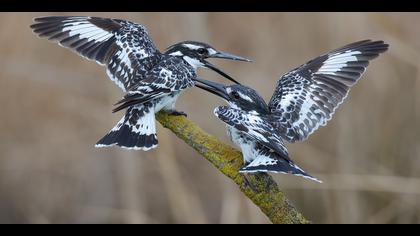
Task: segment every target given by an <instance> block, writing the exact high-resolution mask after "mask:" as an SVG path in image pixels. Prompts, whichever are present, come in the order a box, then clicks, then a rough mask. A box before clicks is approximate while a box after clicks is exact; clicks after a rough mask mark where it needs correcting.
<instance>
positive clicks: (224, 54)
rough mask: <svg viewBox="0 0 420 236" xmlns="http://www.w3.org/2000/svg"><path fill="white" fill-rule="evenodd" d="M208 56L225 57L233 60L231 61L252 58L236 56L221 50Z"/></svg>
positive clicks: (247, 60) (248, 60)
mask: <svg viewBox="0 0 420 236" xmlns="http://www.w3.org/2000/svg"><path fill="white" fill-rule="evenodd" d="M209 58H221V59H227V60H233V61H246V62H252V60H250V59H247V58H244V57H240V56H236V55H233V54H230V53H227V52H221V51H218V52H217V53H216V54H213V55H211V56H210V57H209Z"/></svg>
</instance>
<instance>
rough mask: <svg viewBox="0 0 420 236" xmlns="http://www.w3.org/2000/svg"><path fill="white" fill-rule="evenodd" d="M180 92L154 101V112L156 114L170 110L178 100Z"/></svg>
mask: <svg viewBox="0 0 420 236" xmlns="http://www.w3.org/2000/svg"><path fill="white" fill-rule="evenodd" d="M181 93H182V91H181V92H174V93H171V94H169V95H167V96H164V97H161V98H158V99H156V101H155V102H156V105H155V111H156V112H158V111H160V110H162V109H164V110H168V111H169V110H171V109H173V108H174V106H175V102H176V100H177V99H178V97H179V95H181Z"/></svg>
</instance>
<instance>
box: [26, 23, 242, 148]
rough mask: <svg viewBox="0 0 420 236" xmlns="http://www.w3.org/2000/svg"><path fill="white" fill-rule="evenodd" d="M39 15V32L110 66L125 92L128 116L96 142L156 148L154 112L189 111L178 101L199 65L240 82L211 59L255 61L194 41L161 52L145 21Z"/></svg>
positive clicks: (123, 102)
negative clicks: (138, 22) (177, 102)
mask: <svg viewBox="0 0 420 236" xmlns="http://www.w3.org/2000/svg"><path fill="white" fill-rule="evenodd" d="M34 21H35V24H33V25H31V28H32V29H33V32H34V33H35V34H37V35H38V36H39V37H41V38H46V39H48V40H51V41H55V42H58V43H59V45H61V46H63V47H65V48H69V49H71V50H72V51H74V52H76V53H78V54H79V55H81V56H82V57H84V58H87V59H89V60H93V61H96V62H97V63H98V64H100V65H102V66H105V67H106V72H107V74H108V76H109V78H110V79H111V80H112V81H114V82H115V83H116V84H117V85H118V87H120V88H121V89H122V90H123V91H124V92H126V96H125V97H124V98H123V100H121V101H120V102H119V103H117V104H118V105H119V106H118V107H117V108H116V109H114V112H116V111H119V110H122V109H125V108H128V109H127V111H126V113H125V115H124V117H123V118H122V119H121V120H120V121H119V122H118V124H117V125H116V126H115V127H114V128H113V129H112V130H111V131H110V132H109V133H108V134H107V135H105V137H103V138H102V139H101V140H99V141H98V142H97V144H96V147H109V146H114V145H118V146H120V147H123V148H126V149H134V150H150V149H152V148H155V147H156V146H157V144H158V140H157V136H156V126H155V113H156V112H158V111H160V110H164V111H167V112H169V113H171V114H173V115H185V113H183V112H178V111H176V110H175V102H176V100H177V98H178V97H179V96H180V95H181V94H182V92H183V91H185V89H188V88H191V87H193V86H194V84H195V79H196V78H197V74H196V71H197V69H198V68H209V69H211V70H213V71H215V72H217V73H219V74H220V75H222V76H224V77H226V78H227V79H229V80H231V81H233V82H235V83H237V84H238V82H237V81H235V80H234V79H233V78H232V77H230V76H229V75H227V74H226V73H224V72H223V71H221V70H219V69H218V68H217V67H215V66H214V65H212V64H211V63H209V62H208V61H206V59H208V58H222V59H229V60H237V61H250V60H248V59H245V58H242V57H238V56H235V55H232V54H229V53H226V52H222V51H218V50H216V49H215V48H213V47H212V46H210V45H208V44H206V43H201V42H195V41H185V42H180V43H177V44H174V45H172V46H170V47H169V48H168V49H167V50H166V51H165V52H164V53H161V52H160V51H159V50H158V49H157V48H156V46H155V45H154V43H153V41H152V40H151V38H150V37H149V34H148V32H147V29H146V28H145V27H144V26H142V25H139V24H136V23H133V22H130V21H126V20H120V19H110V18H100V17H88V16H71V17H67V16H54V17H40V18H35V19H34Z"/></svg>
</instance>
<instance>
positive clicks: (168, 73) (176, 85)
mask: <svg viewBox="0 0 420 236" xmlns="http://www.w3.org/2000/svg"><path fill="white" fill-rule="evenodd" d="M195 77H196V73H195V71H194V69H193V68H192V67H191V66H189V65H187V64H185V63H184V62H183V60H182V59H180V58H177V57H167V58H166V59H163V60H161V62H160V63H159V64H158V65H157V66H155V67H154V68H153V69H152V70H150V71H149V72H148V73H147V74H146V78H145V79H143V80H141V81H139V82H138V83H137V84H135V85H134V86H132V87H130V90H129V91H128V93H127V95H126V96H125V97H124V98H123V99H122V100H121V101H119V102H118V103H117V104H121V105H119V106H118V107H117V108H115V109H114V110H113V111H114V112H117V111H119V110H122V109H124V108H127V107H130V106H133V105H135V104H141V103H145V102H148V101H150V100H153V99H157V98H161V97H163V96H168V95H171V96H173V95H176V93H177V92H180V91H182V90H184V89H187V88H190V87H193V86H194V80H193V79H194V78H195ZM117 104H116V105H117Z"/></svg>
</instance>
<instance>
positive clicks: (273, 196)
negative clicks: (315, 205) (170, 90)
mask: <svg viewBox="0 0 420 236" xmlns="http://www.w3.org/2000/svg"><path fill="white" fill-rule="evenodd" d="M156 119H157V120H158V121H159V122H160V123H161V124H162V125H163V126H164V127H165V128H168V129H169V130H171V131H172V132H173V133H175V135H176V136H178V138H180V139H182V140H184V141H185V142H186V143H187V144H188V145H189V146H191V147H192V148H194V149H195V150H196V151H198V153H200V154H201V155H202V156H203V157H204V158H206V159H207V160H208V161H209V162H211V163H212V164H213V165H214V166H215V167H216V168H217V169H218V170H219V171H220V172H222V173H223V174H224V175H226V176H227V177H229V178H230V179H232V180H233V181H234V182H235V183H236V184H237V185H238V186H239V188H240V190H241V191H242V192H243V193H244V194H245V195H246V196H247V197H248V198H249V199H250V200H251V201H252V202H254V204H255V205H257V206H258V207H259V208H260V209H261V210H262V212H263V213H264V214H265V215H266V216H267V217H268V218H269V219H270V221H271V222H272V223H275V224H307V223H310V222H309V221H308V220H306V219H305V218H304V217H303V215H302V214H301V213H299V212H298V211H297V210H296V208H295V207H293V206H292V204H291V203H290V202H289V200H287V198H286V197H285V196H284V194H283V192H281V191H280V190H279V188H278V185H277V183H276V182H275V181H274V180H273V179H272V177H271V176H270V175H268V174H266V173H257V174H240V173H239V172H238V171H239V169H240V167H241V165H242V154H241V152H239V151H238V150H236V149H234V148H232V147H231V146H230V145H227V144H225V143H223V142H221V141H220V140H218V139H217V138H215V137H213V136H211V135H209V134H207V133H206V132H205V131H204V130H202V129H201V128H200V127H198V126H197V125H196V124H194V123H193V122H192V121H190V120H188V119H187V118H185V117H183V116H171V115H168V114H167V113H165V112H159V113H157V114H156Z"/></svg>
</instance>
